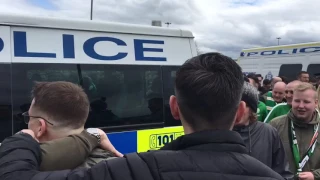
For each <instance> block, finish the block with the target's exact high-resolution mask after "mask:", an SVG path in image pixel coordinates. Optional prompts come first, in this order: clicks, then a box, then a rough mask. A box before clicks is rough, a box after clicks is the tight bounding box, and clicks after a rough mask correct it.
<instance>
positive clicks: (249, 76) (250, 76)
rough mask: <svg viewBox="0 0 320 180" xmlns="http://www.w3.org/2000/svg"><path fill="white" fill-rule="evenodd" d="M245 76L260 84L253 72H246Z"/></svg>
mask: <svg viewBox="0 0 320 180" xmlns="http://www.w3.org/2000/svg"><path fill="white" fill-rule="evenodd" d="M247 78H249V79H253V80H254V82H255V83H257V84H260V82H259V79H258V78H257V76H256V75H255V74H252V73H251V74H248V75H247Z"/></svg>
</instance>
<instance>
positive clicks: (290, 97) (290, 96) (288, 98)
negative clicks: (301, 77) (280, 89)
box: [285, 80, 301, 106]
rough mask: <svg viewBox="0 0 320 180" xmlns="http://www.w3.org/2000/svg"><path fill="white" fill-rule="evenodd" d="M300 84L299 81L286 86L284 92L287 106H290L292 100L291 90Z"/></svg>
mask: <svg viewBox="0 0 320 180" xmlns="http://www.w3.org/2000/svg"><path fill="white" fill-rule="evenodd" d="M299 84H301V81H298V80H295V81H292V82H290V83H289V84H287V86H286V91H285V94H286V96H285V98H286V100H287V104H288V105H290V106H291V105H292V99H293V90H294V89H295V88H296V87H298V86H299Z"/></svg>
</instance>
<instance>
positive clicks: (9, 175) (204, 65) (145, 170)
mask: <svg viewBox="0 0 320 180" xmlns="http://www.w3.org/2000/svg"><path fill="white" fill-rule="evenodd" d="M243 83H244V80H243V76H242V72H241V68H240V66H239V65H238V64H237V63H236V62H234V61H233V60H232V59H231V58H229V57H226V56H223V55H221V54H218V53H207V54H202V55H199V56H196V57H194V58H192V59H190V60H188V61H186V62H185V63H184V64H183V65H182V66H181V67H180V69H179V70H178V71H177V75H176V81H175V91H176V96H171V97H170V103H169V104H170V109H171V112H172V115H173V117H174V118H175V119H177V120H181V123H182V126H183V128H184V133H185V135H183V136H180V137H179V138H177V139H176V140H174V141H172V142H171V143H168V144H166V145H165V146H164V147H163V148H161V150H159V151H151V152H146V153H133V154H129V155H126V156H125V157H123V158H116V159H112V160H110V161H104V162H102V163H99V164H98V165H96V166H94V167H92V168H91V169H90V170H84V169H78V170H74V171H72V172H71V171H67V170H65V171H54V172H37V171H36V170H37V165H38V164H39V161H41V160H40V152H39V151H40V150H39V145H38V144H37V142H36V141H35V140H34V139H33V138H34V135H33V134H32V132H29V131H24V133H22V134H17V135H14V136H12V137H10V138H7V139H6V140H4V142H3V144H2V146H1V147H0V169H1V171H0V179H6V180H14V179H19V177H23V179H24V180H41V179H46V180H51V179H54V180H66V179H68V180H75V179H80V180H112V179H128V180H129V179H132V180H133V179H137V180H142V179H143V180H152V179H163V180H169V179H170V180H191V179H203V180H204V179H244V180H245V179H250V180H251V179H252V180H256V179H261V180H263V179H283V178H282V177H281V176H280V175H279V174H278V173H276V172H274V171H273V170H271V169H270V168H269V167H267V166H266V165H264V164H263V163H261V162H260V161H258V160H257V159H254V158H252V157H250V156H249V155H248V154H247V150H246V147H245V145H244V142H243V140H242V139H241V136H240V135H239V134H238V133H237V132H233V131H232V129H233V125H234V124H235V123H236V122H239V121H240V120H241V119H242V117H243V115H244V111H245V103H244V102H243V101H241V96H242V90H243ZM101 135H102V136H103V135H104V136H106V135H105V134H101ZM97 139H99V136H97ZM101 139H102V138H101ZM101 142H103V141H101ZM13 155H15V156H13ZM2 169H4V170H2Z"/></svg>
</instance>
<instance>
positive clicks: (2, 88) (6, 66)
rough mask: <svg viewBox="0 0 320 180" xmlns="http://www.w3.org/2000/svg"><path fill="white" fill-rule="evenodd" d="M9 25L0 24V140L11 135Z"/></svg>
mask: <svg viewBox="0 0 320 180" xmlns="http://www.w3.org/2000/svg"><path fill="white" fill-rule="evenodd" d="M10 44H11V42H10V27H9V26H0V142H1V141H2V140H3V139H4V138H5V137H8V136H11V135H12V123H13V122H12V101H11V56H10V51H11V48H10V47H11V46H10Z"/></svg>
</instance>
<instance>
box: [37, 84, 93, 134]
mask: <svg viewBox="0 0 320 180" xmlns="http://www.w3.org/2000/svg"><path fill="white" fill-rule="evenodd" d="M32 97H33V98H34V107H35V108H37V109H39V110H40V111H42V112H44V113H46V114H47V115H48V116H49V117H51V118H53V119H54V121H55V122H56V123H57V126H64V127H70V128H75V129H77V128H80V127H81V126H83V125H84V124H85V122H86V120H87V118H88V114H89V106H90V105H89V100H88V96H87V94H86V93H85V92H84V90H83V89H82V88H81V87H80V86H78V85H76V84H73V83H70V82H64V81H56V82H36V84H35V86H34V87H33V90H32Z"/></svg>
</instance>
